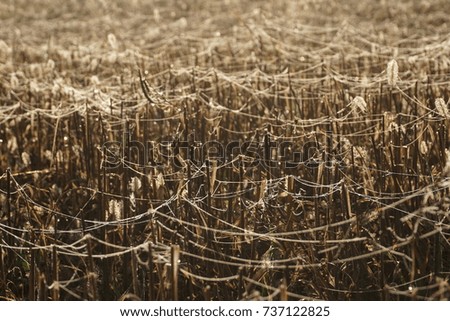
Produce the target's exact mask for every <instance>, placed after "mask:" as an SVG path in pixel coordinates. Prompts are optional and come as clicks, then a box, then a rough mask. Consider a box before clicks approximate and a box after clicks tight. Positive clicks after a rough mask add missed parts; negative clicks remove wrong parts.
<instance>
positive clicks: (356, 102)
mask: <svg viewBox="0 0 450 321" xmlns="http://www.w3.org/2000/svg"><path fill="white" fill-rule="evenodd" d="M349 106H350V108H351V109H352V113H353V114H354V116H356V117H357V116H360V115H361V114H365V113H367V103H366V101H365V100H364V98H362V97H361V96H356V97H355V98H353V100H352V101H351V103H350V104H349Z"/></svg>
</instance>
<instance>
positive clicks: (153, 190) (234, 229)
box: [0, 6, 450, 300]
mask: <svg viewBox="0 0 450 321" xmlns="http://www.w3.org/2000/svg"><path fill="white" fill-rule="evenodd" d="M219 7H220V6H219ZM196 9H198V10H200V9H199V8H196ZM186 10H188V9H186ZM192 10H193V9H192ZM279 10H283V9H279ZM286 10H287V9H286ZM311 10H312V9H311ZM188 11H189V10H188ZM164 13H165V12H162V13H161V15H162V17H161V16H160V13H158V12H156V11H155V12H153V16H152V18H151V19H154V20H155V21H156V20H158V19H159V20H158V21H157V22H158V23H160V24H161V23H162V22H161V21H166V20H164V19H165V18H167V17H165V16H164ZM158 17H159V18H158ZM144 18H147V19H149V18H148V17H137V18H136V20H137V21H139V19H143V20H145V19H144ZM188 18H189V16H188ZM167 19H169V18H167ZM183 19H184V20H183ZM240 19H243V21H244V22H243V23H241V24H236V25H235V26H234V27H233V26H228V25H227V24H226V23H225V22H223V21H222V23H225V25H224V26H222V25H219V24H218V23H217V24H214V22H210V21H207V22H205V27H204V29H202V28H201V27H198V28H194V29H189V22H190V21H191V20H189V19H186V18H183V17H181V18H180V17H172V20H171V21H170V23H169V22H168V23H167V29H165V31H166V32H168V33H170V32H171V31H172V30H178V29H180V28H181V29H183V28H186V30H185V32H186V34H184V35H183V36H184V38H183V37H175V36H174V37H172V38H170V39H165V41H163V39H159V38H158V36H155V35H145V36H146V37H156V38H155V39H153V40H155V42H156V43H158V46H156V45H150V44H145V45H142V47H139V49H136V50H135V51H134V52H133V50H134V49H133V50H132V49H129V48H128V47H127V46H126V45H127V43H126V42H125V41H124V40H122V41H123V43H121V42H120V41H121V40H120V39H119V40H118V39H116V36H115V35H114V34H113V33H109V34H108V35H107V36H105V39H103V42H104V43H103V44H101V45H98V47H96V50H97V51H96V52H94V53H93V52H91V50H92V48H89V47H84V46H82V45H79V46H78V47H74V48H71V49H69V50H68V49H62V48H61V47H58V45H57V41H56V44H53V45H51V46H50V44H49V45H48V47H47V48H41V49H42V50H43V51H45V55H46V56H45V57H46V58H45V61H44V60H43V58H42V57H43V56H42V55H39V54H38V55H33V52H34V51H33V50H38V49H33V50H32V49H30V48H29V47H27V46H26V45H25V43H20V39H15V40H14V42H13V43H12V44H9V43H6V42H4V45H5V46H6V47H4V48H3V47H2V46H1V43H0V59H3V58H2V57H3V56H2V54H4V57H6V58H5V59H6V60H5V61H6V62H7V63H6V64H5V67H3V69H1V70H0V71H1V72H2V74H5V75H7V76H8V81H7V82H0V105H1V111H0V112H1V116H0V169H1V173H0V174H2V176H1V177H0V204H1V210H0V298H2V299H6V300H81V299H82V300H118V299H122V300H134V299H136V300H139V299H142V300H180V299H181V300H258V299H265V300H278V299H281V300H286V299H293V300H296V299H297V300H298V299H322V300H323V299H325V300H344V299H345V300H348V299H358V300H365V299H375V300H404V299H426V300H428V299H448V298H450V286H449V284H448V277H449V273H450V260H449V257H450V246H449V244H450V225H449V223H450V222H449V214H448V213H449V207H450V198H449V191H450V180H449V177H450V154H449V148H450V133H449V130H448V128H449V125H450V112H449V110H448V101H449V98H450V89H449V88H450V87H449V82H448V79H446V75H448V74H449V72H450V71H449V66H448V64H447V61H446V60H445V57H446V50H447V52H448V49H446V47H445V46H444V45H445V44H444V45H443V46H441V47H439V46H437V45H436V46H434V47H432V46H431V45H430V47H429V48H428V49H425V50H431V51H433V56H431V55H429V56H427V55H426V54H425V53H426V52H424V50H423V49H421V48H422V44H420V41H419V40H416V39H411V40H409V41H405V42H403V43H401V42H399V43H398V46H397V47H395V48H393V47H389V46H382V45H381V44H380V43H377V42H376V41H375V40H374V39H372V38H369V37H367V38H364V37H363V35H361V34H358V33H357V32H356V30H354V29H352V28H350V27H349V26H346V28H343V29H341V28H332V27H329V28H328V27H323V28H321V27H314V28H313V27H312V26H309V27H308V26H303V29H301V28H300V29H298V28H288V27H286V26H281V25H280V24H279V23H280V21H279V20H277V19H276V18H274V17H272V19H271V17H269V18H267V17H264V15H263V14H261V12H255V11H254V10H253V11H251V10H249V13H245V14H242V16H241V17H240ZM152 21H153V20H152ZM236 21H240V20H239V19H237V18H236ZM211 24H212V25H213V26H216V27H219V26H220V27H221V29H220V30H221V32H218V33H217V34H213V35H208V34H207V30H209V29H210V27H211ZM136 28H137V27H136ZM235 29H238V30H235ZM194 35H195V36H196V37H197V38H194ZM349 36H352V37H353V38H352V39H353V40H352V47H351V48H348V50H346V51H344V49H342V48H343V47H342V46H343V44H349V41H348V40H347V37H349ZM117 38H119V37H117ZM299 38H301V39H303V43H302V44H301V46H294V45H295V44H296V43H297V41H298V39H299ZM186 39H188V40H189V41H190V42H189V41H188V40H186ZM330 39H334V40H335V42H334V44H330V42H329V41H330ZM427 39H428V38H427ZM428 40H429V41H430V42H431V43H432V44H433V43H435V42H433V41H435V40H434V39H428ZM136 41H137V39H136ZM192 42H195V44H194V45H192ZM130 43H132V42H131V41H130ZM188 43H189V44H190V45H191V46H194V48H191V49H189V46H188V45H187V44H188ZM367 43H371V44H372V47H371V49H368V50H365V49H364V50H363V49H361V48H362V47H365V46H367ZM339 46H341V47H339ZM130 47H131V48H133V47H132V45H131V44H130ZM2 48H3V49H2ZM5 48H6V49H5ZM338 48H340V49H339V50H338V51H337V52H338V53H334V50H335V49H338ZM394 49H395V50H394ZM2 50H3V51H2ZM394 53H395V54H396V55H397V57H396V60H391V59H392V58H393V55H394ZM41 54H43V52H41ZM447 60H448V59H447ZM14 68H16V70H18V71H13V70H14ZM386 68H387V70H386ZM117 70H120V72H119V73H118V72H117ZM423 75H426V77H423ZM5 79H6V78H5Z"/></svg>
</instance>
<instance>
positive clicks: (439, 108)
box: [434, 98, 450, 118]
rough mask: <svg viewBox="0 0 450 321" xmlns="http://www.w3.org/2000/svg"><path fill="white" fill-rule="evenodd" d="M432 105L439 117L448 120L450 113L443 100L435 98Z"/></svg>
mask: <svg viewBox="0 0 450 321" xmlns="http://www.w3.org/2000/svg"><path fill="white" fill-rule="evenodd" d="M434 105H435V106H436V112H437V113H438V114H439V116H442V117H445V118H450V112H449V110H448V108H447V104H446V103H445V101H444V99H442V98H437V99H436V100H435V101H434Z"/></svg>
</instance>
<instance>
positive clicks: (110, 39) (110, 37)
mask: <svg viewBox="0 0 450 321" xmlns="http://www.w3.org/2000/svg"><path fill="white" fill-rule="evenodd" d="M108 43H109V45H110V46H111V49H113V50H117V48H118V46H117V39H116V36H115V35H114V34H112V33H110V34H108Z"/></svg>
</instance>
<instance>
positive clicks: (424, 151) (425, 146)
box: [419, 140, 428, 155]
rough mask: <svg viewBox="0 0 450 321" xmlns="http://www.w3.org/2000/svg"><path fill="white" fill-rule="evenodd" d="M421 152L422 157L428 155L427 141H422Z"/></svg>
mask: <svg viewBox="0 0 450 321" xmlns="http://www.w3.org/2000/svg"><path fill="white" fill-rule="evenodd" d="M419 151H420V153H421V154H422V155H426V154H428V145H427V142H426V141H424V140H423V141H421V142H420V145H419Z"/></svg>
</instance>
